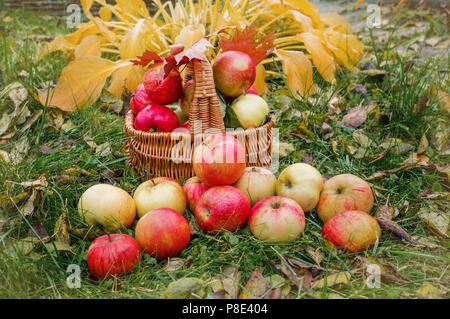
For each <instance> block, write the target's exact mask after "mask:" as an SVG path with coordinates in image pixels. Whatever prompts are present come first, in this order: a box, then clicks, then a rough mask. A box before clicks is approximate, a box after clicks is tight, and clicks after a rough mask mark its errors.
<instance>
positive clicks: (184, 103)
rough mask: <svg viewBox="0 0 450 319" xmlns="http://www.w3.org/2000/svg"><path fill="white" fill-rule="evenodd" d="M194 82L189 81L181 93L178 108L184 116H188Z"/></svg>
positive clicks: (192, 97)
mask: <svg viewBox="0 0 450 319" xmlns="http://www.w3.org/2000/svg"><path fill="white" fill-rule="evenodd" d="M194 91H195V80H194V79H190V80H189V81H187V82H186V83H185V84H184V86H183V93H182V94H181V99H180V107H181V110H182V111H183V113H184V115H186V116H188V115H189V108H190V107H191V103H192V100H193V99H194Z"/></svg>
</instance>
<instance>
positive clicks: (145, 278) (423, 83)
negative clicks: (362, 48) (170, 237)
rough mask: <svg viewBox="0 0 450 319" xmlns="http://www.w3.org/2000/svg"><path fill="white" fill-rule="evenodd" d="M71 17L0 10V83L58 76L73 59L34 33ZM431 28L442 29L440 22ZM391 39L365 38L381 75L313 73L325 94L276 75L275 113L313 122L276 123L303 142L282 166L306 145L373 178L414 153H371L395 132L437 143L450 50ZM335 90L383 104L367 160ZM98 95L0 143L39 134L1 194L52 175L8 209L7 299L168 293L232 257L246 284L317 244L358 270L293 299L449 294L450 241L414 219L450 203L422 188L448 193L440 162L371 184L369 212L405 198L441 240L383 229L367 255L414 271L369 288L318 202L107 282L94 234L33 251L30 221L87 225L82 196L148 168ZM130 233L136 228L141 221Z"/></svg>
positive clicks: (356, 101)
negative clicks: (61, 121) (414, 51)
mask: <svg viewBox="0 0 450 319" xmlns="http://www.w3.org/2000/svg"><path fill="white" fill-rule="evenodd" d="M6 15H8V16H11V17H12V18H13V21H12V22H11V23H4V22H1V21H3V19H4V17H5V16H6ZM42 19H44V20H42ZM42 21H45V23H42ZM63 25H64V22H63V21H61V20H56V22H55V19H54V18H51V19H50V18H45V17H41V16H36V15H34V14H27V15H23V14H22V15H21V14H18V13H12V12H8V13H2V14H1V15H0V27H1V32H2V33H3V34H4V35H5V37H3V36H2V43H1V48H0V50H1V54H0V56H2V57H3V58H2V61H1V64H0V70H1V73H0V75H1V77H0V85H1V87H4V86H6V85H7V84H9V83H11V82H14V81H17V80H19V81H20V82H21V83H23V85H24V86H25V87H26V88H28V89H33V88H35V87H37V86H39V85H40V84H41V83H43V82H45V81H48V80H55V79H56V78H57V76H58V74H59V72H60V70H61V69H62V68H63V67H64V65H65V64H66V60H65V59H64V57H63V56H62V55H61V54H58V53H55V54H51V55H50V56H48V57H46V58H45V59H44V60H42V61H41V62H40V63H35V62H34V61H33V57H34V56H35V54H36V43H38V42H36V40H35V39H36V34H42V35H48V36H50V37H51V36H54V35H56V34H57V33H63V32H67V31H68V30H65V29H64V27H63ZM432 27H433V28H438V25H437V24H436V23H433V24H432ZM439 30H440V29H439V28H438V31H439ZM427 32H431V33H433V29H432V28H431V31H429V30H428V31H427ZM439 32H440V31H439ZM427 35H430V34H429V33H427ZM391 38H392V40H391V41H388V42H387V43H384V44H383V43H380V42H379V41H378V40H377V39H376V37H375V36H374V37H371V36H370V35H367V36H366V37H365V43H366V45H367V48H366V49H367V52H368V56H370V55H371V54H372V53H375V59H372V60H370V61H371V62H367V61H364V60H363V61H362V62H361V65H360V66H359V67H360V68H361V69H371V68H376V69H382V70H384V71H386V74H385V75H384V76H383V77H382V78H371V77H367V76H364V75H363V74H361V73H360V74H359V75H354V74H352V73H351V72H348V71H340V72H338V76H337V82H336V84H335V85H333V86H332V85H330V84H328V83H324V82H323V81H321V79H320V77H319V76H316V82H317V83H318V84H319V87H320V92H321V94H318V95H316V96H314V97H312V98H311V99H310V100H309V102H308V103H306V102H304V101H296V100H294V99H293V98H292V97H291V96H290V94H289V91H288V90H287V89H286V86H285V83H283V82H281V81H279V80H276V79H269V88H270V90H269V91H270V92H271V93H270V94H269V95H268V96H267V99H268V102H269V104H270V105H271V109H272V112H277V110H279V109H280V108H281V107H282V106H283V103H288V104H289V105H290V106H291V107H292V108H293V109H297V110H298V111H300V112H304V111H307V110H308V111H310V113H309V115H308V116H307V120H306V119H303V120H301V119H300V118H299V117H292V118H291V119H287V117H286V116H285V117H282V118H281V120H280V121H279V122H278V123H277V126H278V127H279V128H280V140H281V141H283V142H287V143H292V144H294V145H295V150H294V151H293V152H292V153H291V154H289V155H288V156H286V157H283V158H282V159H281V167H280V171H281V169H283V168H284V167H286V166H287V165H289V164H292V163H295V162H299V161H301V160H302V159H303V158H304V156H305V155H306V154H312V156H313V162H312V164H313V165H314V166H315V167H316V168H317V169H319V170H320V172H321V173H322V174H324V175H325V176H327V177H331V176H333V175H337V174H341V173H353V174H356V175H359V176H362V177H368V176H370V175H372V174H373V173H375V172H377V171H387V170H391V169H393V168H396V167H398V166H399V165H400V164H401V163H402V162H403V161H404V160H405V159H406V158H407V157H408V155H409V153H410V152H408V153H404V154H396V153H394V152H393V151H392V150H390V151H388V152H386V153H384V156H383V157H381V158H380V159H378V160H376V161H374V160H375V159H377V156H378V155H379V154H381V153H382V152H383V149H382V148H380V147H378V145H379V144H381V143H382V142H383V141H384V140H385V139H386V138H399V139H401V140H402V141H404V142H406V143H410V144H411V145H412V146H413V150H417V147H418V146H419V140H420V138H421V137H422V136H423V135H424V134H425V135H426V136H427V137H428V139H429V140H430V141H431V140H432V135H433V133H434V132H435V130H436V124H437V120H438V119H444V120H446V121H447V122H448V114H447V113H445V112H444V111H443V110H442V108H441V107H440V106H439V105H440V101H439V98H438V97H437V95H436V94H434V92H435V91H436V90H442V88H445V87H446V86H448V77H447V75H446V74H448V60H446V59H445V58H440V59H439V58H438V57H435V58H433V59H431V60H424V59H422V58H421V57H420V56H417V57H415V58H413V59H412V60H413V62H414V63H412V62H409V60H411V59H410V58H408V59H405V58H402V57H401V56H398V55H397V54H396V53H395V52H396V48H397V47H398V45H399V43H400V41H401V39H400V38H399V37H398V36H396V33H395V32H393V33H392V37H391ZM386 57H387V58H386ZM364 64H366V65H364ZM22 70H26V71H27V72H28V73H29V76H27V77H20V76H19V73H20V72H21V71H22ZM445 72H447V73H445ZM350 84H361V85H364V87H365V88H366V91H367V94H366V95H364V94H361V93H358V92H356V91H352V90H350V91H348V88H349V85H350ZM327 94H328V95H327ZM332 94H334V95H337V96H341V97H342V98H344V99H345V102H344V106H345V107H346V108H347V110H349V109H351V108H354V107H357V106H358V105H360V104H361V105H368V104H370V103H376V105H377V108H375V111H373V112H370V113H369V114H368V118H367V120H366V122H365V124H363V125H362V126H361V127H360V129H361V130H362V131H363V132H364V134H366V135H367V136H368V137H369V138H370V139H372V141H373V145H372V146H369V147H365V148H364V152H365V156H363V157H362V158H355V157H354V156H352V155H351V154H349V152H348V151H347V150H346V148H345V147H344V145H346V144H347V145H353V146H355V147H356V146H357V144H356V142H355V141H354V139H353V137H352V134H353V132H354V131H355V129H351V128H347V127H344V126H342V125H341V122H340V121H341V119H342V117H343V115H345V114H346V113H347V111H343V112H342V113H340V114H331V113H330V111H329V110H328V103H329V100H330V99H331V95H332ZM422 96H428V97H429V100H428V104H427V107H426V108H425V109H424V110H422V111H417V105H418V101H419V99H420V97H422ZM0 103H1V105H0V110H1V113H3V112H4V110H8V112H11V111H12V109H13V106H12V103H11V102H10V101H9V100H7V99H5V100H3V101H0ZM26 103H28V104H27V106H28V107H29V109H30V111H31V112H32V113H34V112H37V111H38V110H40V109H42V106H41V105H40V104H39V103H38V102H36V101H35V100H34V99H32V98H29V99H28V100H27V102H26ZM98 104H99V103H97V104H95V105H92V106H90V107H88V108H87V109H85V110H82V111H78V112H74V113H72V114H67V115H66V117H65V120H66V121H67V120H70V121H71V122H72V123H73V124H74V125H75V128H74V129H72V130H70V131H62V130H60V129H56V128H54V127H53V126H52V125H51V121H49V116H51V114H55V111H54V110H48V109H45V110H44V113H43V115H42V116H41V118H40V119H39V120H38V121H37V122H36V123H35V125H34V126H33V127H32V128H30V129H29V130H27V131H25V132H21V131H17V132H16V134H15V136H14V137H13V138H12V139H10V140H5V141H4V142H2V143H1V144H0V150H4V151H7V152H11V150H12V149H13V147H14V144H15V143H16V142H17V141H20V140H21V139H27V140H28V141H29V143H30V150H29V151H28V153H27V154H26V157H25V158H24V160H23V161H22V162H20V163H18V164H17V165H10V164H6V163H5V162H3V161H1V160H0V181H1V182H0V185H1V187H0V189H1V190H2V191H1V193H0V196H1V195H6V194H8V195H9V196H15V195H17V194H20V193H21V192H24V191H26V190H25V189H24V188H23V187H22V186H20V185H18V184H17V183H20V182H22V181H28V180H34V179H37V178H38V177H39V176H41V175H43V174H44V175H45V176H46V178H47V180H48V182H49V185H48V187H47V188H46V190H45V191H44V192H43V197H42V200H41V202H40V205H39V206H38V207H36V208H35V211H34V213H33V215H32V216H30V217H24V216H23V212H22V211H21V209H20V207H21V205H20V204H19V205H17V206H16V207H12V208H11V209H8V210H5V209H2V210H0V219H1V221H2V223H1V224H0V245H4V246H5V247H16V252H15V253H14V254H11V253H8V252H7V251H6V250H4V249H0V297H2V298H43V297H44V298H66V297H69V298H116V297H120V298H159V297H161V295H162V293H163V292H164V290H165V289H166V287H167V285H168V284H170V283H171V282H173V281H174V280H176V279H179V278H183V277H196V278H200V279H203V280H205V281H207V282H208V281H209V280H210V279H211V278H212V277H213V276H214V275H216V274H220V273H221V272H222V271H223V269H224V268H225V267H227V266H234V265H238V267H239V271H240V272H241V274H242V279H241V286H243V285H245V283H246V281H247V279H248V278H249V275H250V273H251V272H252V271H253V270H255V269H257V268H258V267H262V273H263V275H264V276H266V277H267V276H270V275H271V274H280V273H279V272H278V270H276V269H275V268H274V267H273V266H271V264H270V262H269V260H273V261H275V262H280V257H279V254H281V255H283V256H286V257H290V258H293V259H296V260H298V261H301V262H304V263H307V264H313V263H314V261H313V260H312V259H311V258H310V257H309V255H308V254H307V253H306V251H305V247H306V246H308V245H309V246H313V247H315V248H318V249H320V250H321V251H322V252H324V254H325V258H324V260H323V261H322V263H321V266H322V267H323V268H324V269H325V273H330V274H331V273H333V272H336V271H345V270H349V269H350V270H353V271H352V273H353V276H352V278H351V280H350V282H349V283H348V284H346V285H341V286H332V287H326V286H325V288H322V289H315V290H311V291H306V292H302V291H292V297H295V298H335V297H343V298H411V297H415V296H416V290H417V289H418V288H419V287H420V286H421V285H422V284H423V283H424V282H430V283H431V284H433V285H434V286H435V287H437V288H438V289H440V290H441V292H442V294H441V296H442V297H445V296H448V281H449V272H448V269H447V267H448V263H449V261H450V256H449V254H448V249H449V243H448V241H447V240H445V239H442V238H439V237H436V236H432V235H430V232H429V231H428V229H427V227H426V225H425V224H424V223H423V222H421V221H420V219H419V218H418V217H417V212H418V210H419V209H420V208H421V207H434V208H436V209H437V210H440V211H442V212H445V211H446V210H447V209H448V204H447V201H446V200H445V199H433V200H426V199H423V198H421V196H420V194H421V192H422V191H424V190H427V189H433V190H436V189H437V190H439V191H443V192H446V191H448V180H447V179H446V178H444V177H442V176H440V175H439V174H438V172H437V171H436V170H435V169H433V167H429V168H427V169H420V168H416V169H410V170H400V171H398V172H393V173H389V174H388V176H386V177H384V178H382V179H380V180H376V181H372V182H371V183H372V186H373V188H374V190H375V195H376V196H375V198H376V200H375V207H374V208H373V210H372V213H374V212H375V211H376V209H377V207H378V206H379V205H383V204H386V203H389V205H391V206H393V207H400V206H401V205H402V204H404V203H405V201H407V202H408V208H407V209H401V208H400V214H399V216H398V217H397V218H396V221H397V222H398V223H399V225H400V226H402V227H403V228H404V229H405V230H407V231H408V233H409V234H410V235H414V236H419V237H427V238H429V239H430V240H432V241H433V242H434V243H437V244H439V245H441V246H442V248H438V249H427V248H423V247H414V246H412V245H411V244H407V243H404V242H402V241H401V240H400V239H399V238H398V237H396V236H395V235H393V234H391V233H388V232H386V231H383V236H382V238H381V241H380V243H379V245H378V246H377V247H376V248H373V249H370V250H367V251H365V252H362V253H360V254H359V255H361V256H373V255H377V256H378V257H379V258H380V259H382V260H383V261H384V262H387V263H389V264H391V265H392V266H393V267H395V268H396V269H398V270H399V272H400V273H401V275H402V276H404V277H405V278H407V279H408V280H407V281H404V282H400V283H382V285H381V287H380V288H374V289H371V288H368V287H367V286H366V285H365V278H366V276H365V274H364V273H363V272H361V271H359V272H358V271H356V272H354V269H355V266H354V262H355V258H354V257H355V255H346V254H343V253H341V252H339V253H335V252H334V251H333V250H332V249H330V248H329V246H327V245H326V243H325V242H324V241H323V240H322V238H321V236H320V232H321V226H322V222H321V221H320V220H319V219H318V217H317V215H316V214H315V212H311V213H309V214H307V216H306V229H305V232H304V234H303V236H302V237H301V238H300V239H299V240H297V241H295V242H293V243H291V244H286V245H270V244H264V243H261V242H259V241H258V240H256V239H255V238H254V237H253V236H252V234H251V232H250V230H249V228H248V227H246V228H245V229H243V230H241V231H238V232H236V233H233V234H230V233H223V234H218V235H215V236H211V235H207V234H204V233H200V234H199V235H198V236H194V237H193V238H192V240H191V243H190V245H189V246H188V248H187V249H186V250H185V251H183V253H182V254H181V256H180V257H179V258H181V259H187V258H188V257H189V256H192V260H191V261H190V264H189V266H188V267H186V268H184V269H180V270H175V271H166V270H164V265H165V263H156V261H155V260H154V259H153V258H149V257H148V256H146V257H145V256H144V258H143V259H142V261H141V262H140V264H139V265H138V266H137V268H136V269H135V270H134V271H133V272H132V273H131V274H129V275H127V276H124V277H121V278H118V279H117V280H102V281H100V282H98V283H94V282H91V281H90V280H88V269H87V263H86V253H87V248H88V247H89V244H90V241H91V239H89V238H90V237H89V238H88V237H85V236H83V235H76V234H73V233H71V244H72V247H73V252H74V253H73V254H72V253H70V252H65V251H59V252H57V251H55V250H54V249H52V248H51V246H44V245H42V243H40V242H37V243H35V244H34V246H33V248H34V249H33V250H32V251H31V252H30V251H28V250H27V249H26V247H24V246H23V245H19V244H18V243H21V241H20V240H21V239H23V238H26V237H27V235H28V232H29V230H30V228H31V226H32V225H35V224H36V223H38V222H41V223H42V224H43V225H44V227H45V229H46V230H47V232H48V234H49V235H50V236H51V235H52V234H53V229H54V226H55V223H56V221H57V219H58V218H59V216H60V215H61V213H63V212H64V211H66V210H67V212H68V217H69V220H70V222H71V225H72V227H73V228H75V229H79V228H86V227H87V226H86V225H85V224H84V222H83V221H82V220H81V219H80V218H79V216H78V214H77V210H76V207H77V201H78V198H79V197H80V195H81V194H82V193H83V192H84V191H85V190H86V189H87V188H88V187H89V186H91V185H94V184H96V183H99V182H109V183H117V185H119V186H120V187H122V188H123V189H125V190H126V191H128V192H130V193H132V192H133V190H134V189H135V188H136V186H137V185H139V183H140V182H141V179H140V177H139V176H138V175H137V174H136V173H135V172H134V171H133V170H131V169H129V168H127V167H126V158H125V157H124V156H123V155H122V154H121V153H120V152H123V144H124V129H123V125H124V121H123V116H122V115H118V114H115V113H111V112H108V111H105V110H102V109H100V108H99V107H98ZM323 122H326V123H328V124H329V125H330V126H331V127H332V128H333V132H334V134H333V136H332V137H331V138H329V139H324V138H323V135H322V130H321V126H322V123H323ZM299 123H302V124H299ZM298 127H300V128H298ZM292 131H296V132H297V133H298V134H301V135H303V136H305V137H306V140H305V139H301V138H298V137H296V136H293V135H292V134H291V132H292ZM308 132H309V133H308ZM308 134H309V135H308ZM85 135H88V136H90V137H92V138H93V139H94V140H95V142H96V143H97V144H102V143H105V142H110V143H111V146H112V152H111V153H110V154H108V155H107V156H105V157H101V156H99V155H98V154H96V153H95V150H93V149H91V148H90V147H89V146H88V145H87V144H86V142H85V141H84V140H83V136H85ZM333 141H335V142H336V145H337V149H336V150H333V147H332V144H333V143H332V142H333ZM42 146H46V147H48V148H50V149H51V150H53V153H51V154H44V153H42V152H40V151H39V147H42ZM425 154H426V155H427V156H428V157H429V158H430V163H433V165H436V166H442V165H444V164H445V163H447V162H448V160H449V158H448V155H441V154H439V152H437V151H436V150H435V149H434V148H433V146H432V145H430V146H429V147H428V149H427V150H426V152H425ZM69 168H76V169H78V170H79V171H80V170H81V169H83V170H85V171H87V172H89V173H90V174H89V176H79V177H72V178H74V179H73V180H72V181H69V182H68V181H66V180H64V179H63V178H61V175H65V174H66V175H67V169H69ZM116 170H118V171H116ZM112 171H116V172H119V173H118V174H117V175H116V176H114V177H112V178H105V177H104V176H103V175H102V174H105V173H107V172H112ZM52 177H53V178H52ZM9 181H12V182H15V183H16V184H15V183H10V182H9ZM186 214H187V217H188V219H190V218H192V213H191V212H187V213H186ZM125 232H127V233H130V234H133V230H126V231H125ZM99 234H100V233H96V232H95V231H93V230H92V231H91V233H90V235H91V236H92V235H93V236H94V237H95V236H96V235H99ZM14 243H15V246H14V245H13V244H14ZM11 245H12V246H11ZM71 264H76V265H79V266H80V268H81V278H82V283H81V288H79V289H70V288H68V287H67V285H66V278H67V276H68V275H69V273H67V272H66V269H67V267H68V266H69V265H71ZM322 277H325V275H323V276H322Z"/></svg>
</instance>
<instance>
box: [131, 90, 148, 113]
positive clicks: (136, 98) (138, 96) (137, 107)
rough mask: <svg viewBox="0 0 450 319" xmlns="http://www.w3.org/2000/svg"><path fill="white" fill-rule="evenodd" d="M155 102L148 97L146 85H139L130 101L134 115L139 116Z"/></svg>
mask: <svg viewBox="0 0 450 319" xmlns="http://www.w3.org/2000/svg"><path fill="white" fill-rule="evenodd" d="M152 103H153V102H152V101H151V100H150V98H149V97H148V94H147V92H146V91H145V88H144V84H143V83H141V84H139V85H138V86H137V87H136V88H135V89H134V92H133V95H132V97H131V100H130V109H131V111H132V112H133V114H134V115H137V114H138V113H139V112H140V111H142V110H143V109H144V108H146V107H147V106H148V105H150V104H152Z"/></svg>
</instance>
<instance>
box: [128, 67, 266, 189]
mask: <svg viewBox="0 0 450 319" xmlns="http://www.w3.org/2000/svg"><path fill="white" fill-rule="evenodd" d="M191 78H194V79H195V91H194V98H193V101H192V103H191V106H190V109H189V123H190V124H191V125H189V129H190V132H189V133H183V132H170V133H163V132H144V131H138V130H135V129H134V115H133V113H132V112H131V111H129V112H128V113H127V114H126V116H125V136H126V144H127V156H128V163H129V164H130V166H131V167H133V168H135V169H136V170H137V171H138V172H139V173H140V174H141V175H142V176H143V177H144V179H149V178H152V177H158V176H165V177H171V178H174V179H176V180H179V181H181V180H185V179H188V178H189V177H192V176H194V171H193V168H192V153H193V149H194V148H195V146H196V145H198V143H201V140H202V138H203V134H199V133H203V132H205V130H208V132H205V133H211V132H212V133H213V132H214V131H215V132H217V133H219V132H225V126H224V122H223V117H222V112H221V110H220V104H219V100H218V97H217V95H216V89H215V86H214V80H213V74H212V68H211V64H210V63H209V62H207V61H200V60H194V61H192V62H190V63H189V64H188V65H187V67H186V72H185V79H184V80H185V81H188V80H189V79H191ZM192 123H196V125H192ZM199 123H201V132H200V131H199V132H194V127H195V129H198V126H199V125H198V124H199ZM273 126H274V123H273V122H272V121H269V122H267V123H266V124H264V125H262V126H261V127H258V128H254V129H247V130H233V131H230V132H227V133H228V134H230V135H233V136H234V137H236V138H237V139H238V140H239V141H240V142H241V143H242V144H243V145H244V146H245V149H246V163H247V165H248V166H265V167H268V166H270V164H271V145H272V128H273ZM178 153H180V154H178ZM174 156H175V157H174Z"/></svg>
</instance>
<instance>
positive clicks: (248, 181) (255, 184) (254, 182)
mask: <svg viewBox="0 0 450 319" xmlns="http://www.w3.org/2000/svg"><path fill="white" fill-rule="evenodd" d="M276 184H277V178H276V177H275V175H274V174H273V173H272V172H271V171H270V170H268V169H267V168H264V167H246V168H245V170H244V173H243V174H242V176H241V178H239V179H238V181H237V182H236V183H234V184H233V186H234V187H236V188H238V189H240V190H241V191H242V192H243V193H244V194H245V195H246V196H247V198H248V199H249V200H250V203H251V204H252V206H253V205H255V204H256V203H257V202H259V201H260V200H262V199H264V198H266V197H270V196H274V195H275V187H276Z"/></svg>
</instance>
